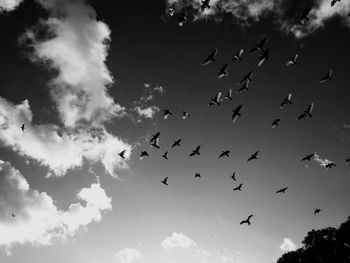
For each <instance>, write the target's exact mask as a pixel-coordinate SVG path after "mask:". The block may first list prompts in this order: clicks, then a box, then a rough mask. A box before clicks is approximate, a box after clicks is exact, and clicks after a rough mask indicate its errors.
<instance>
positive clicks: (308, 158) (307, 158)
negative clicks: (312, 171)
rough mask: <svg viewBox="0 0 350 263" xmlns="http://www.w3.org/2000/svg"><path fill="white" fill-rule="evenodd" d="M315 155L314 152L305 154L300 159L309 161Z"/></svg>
mask: <svg viewBox="0 0 350 263" xmlns="http://www.w3.org/2000/svg"><path fill="white" fill-rule="evenodd" d="M315 155H316V154H315V153H311V154H308V155H306V156H305V157H304V158H303V159H301V161H302V162H303V161H311V159H312V158H314V157H315Z"/></svg>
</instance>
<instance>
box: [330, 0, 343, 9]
mask: <svg viewBox="0 0 350 263" xmlns="http://www.w3.org/2000/svg"><path fill="white" fill-rule="evenodd" d="M340 1H341V0H332V2H331V7H333V6H334V5H335V4H336V3H337V2H339V3H340Z"/></svg>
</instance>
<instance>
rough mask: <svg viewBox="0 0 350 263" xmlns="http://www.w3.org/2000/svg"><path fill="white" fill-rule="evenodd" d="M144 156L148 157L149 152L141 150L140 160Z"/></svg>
mask: <svg viewBox="0 0 350 263" xmlns="http://www.w3.org/2000/svg"><path fill="white" fill-rule="evenodd" d="M145 157H149V154H148V152H146V151H142V152H141V154H140V160H142V159H143V158H145Z"/></svg>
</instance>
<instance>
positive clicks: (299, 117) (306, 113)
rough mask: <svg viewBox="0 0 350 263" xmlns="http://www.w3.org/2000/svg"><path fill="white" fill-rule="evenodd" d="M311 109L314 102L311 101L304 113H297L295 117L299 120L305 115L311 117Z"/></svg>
mask: <svg viewBox="0 0 350 263" xmlns="http://www.w3.org/2000/svg"><path fill="white" fill-rule="evenodd" d="M313 109H314V103H311V104H310V105H309V107H308V108H307V109H306V110H305V111H304V113H303V114H301V115H299V116H298V118H297V119H298V120H301V119H303V118H305V117H310V118H311V117H312V114H311V113H312V111H313Z"/></svg>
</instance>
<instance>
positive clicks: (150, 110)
mask: <svg viewBox="0 0 350 263" xmlns="http://www.w3.org/2000/svg"><path fill="white" fill-rule="evenodd" d="M135 111H136V112H137V114H138V116H139V117H140V118H148V119H152V118H153V117H154V116H155V115H156V113H157V112H159V108H158V107H157V106H151V107H147V108H144V109H142V108H141V107H140V106H136V107H135Z"/></svg>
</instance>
